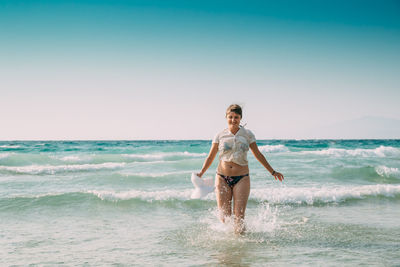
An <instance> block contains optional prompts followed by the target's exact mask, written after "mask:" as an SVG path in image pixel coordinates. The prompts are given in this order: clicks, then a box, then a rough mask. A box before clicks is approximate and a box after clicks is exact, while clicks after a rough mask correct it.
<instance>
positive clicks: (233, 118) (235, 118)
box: [226, 111, 242, 127]
mask: <svg viewBox="0 0 400 267" xmlns="http://www.w3.org/2000/svg"><path fill="white" fill-rule="evenodd" d="M241 119H242V117H241V116H240V115H239V114H237V113H235V112H232V111H231V112H229V113H227V114H226V121H227V122H228V125H229V126H230V127H232V126H233V127H239V125H240V120H241Z"/></svg>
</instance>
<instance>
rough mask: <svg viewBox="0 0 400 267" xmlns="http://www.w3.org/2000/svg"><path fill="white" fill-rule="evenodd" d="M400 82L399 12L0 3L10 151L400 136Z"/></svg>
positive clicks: (0, 65)
mask: <svg viewBox="0 0 400 267" xmlns="http://www.w3.org/2000/svg"><path fill="white" fill-rule="evenodd" d="M399 73H400V1H377V0H376V1H369V0H363V1H352V0H349V1H341V0H339V1H311V0H310V1H287V0H283V1H251V0H249V1H234V0H231V1H220V0H214V1H207V0H201V1H198V0H191V1H186V0H185V1H183V0H182V1H169V0H160V1H150V0H147V1H144V0H143V1H134V0H132V1H127V0H107V1H105V0H104V1H94V0H86V1H77V0H76V1H73V0H71V1H63V0H58V1H53V0H49V1H34V0H31V1H20V0H0V140H60V139H62V140H71V139H72V140H76V139H78V140H98V139H108V140H111V139H124V140H136V139H139V140H143V139H174V140H177V139H206V140H207V139H211V138H212V137H213V136H214V135H215V133H216V132H218V131H220V130H222V129H224V128H226V127H227V124H226V121H225V117H224V116H225V110H226V108H227V107H228V106H229V105H230V104H232V103H238V104H240V105H242V106H243V120H242V122H243V124H245V123H247V125H246V127H247V128H248V129H251V130H252V131H253V132H254V134H255V135H256V138H257V139H308V138H326V137H329V138H339V139H340V138H344V137H346V138H352V137H354V138H400V123H398V122H399V121H400V108H399V100H400V88H399V87H400V86H399V85H400V78H399V76H400V75H399ZM368 118H374V119H373V120H370V121H368ZM353 120H354V121H356V122H360V121H361V122H363V123H366V124H367V127H358V128H357V129H362V130H357V129H355V130H354V132H352V133H350V134H346V136H344V135H343V133H341V132H340V131H338V132H336V131H335V129H336V127H334V126H335V125H343V122H349V121H353ZM376 121H387V122H388V123H389V124H390V126H391V127H392V128H391V131H390V133H385V131H379V133H375V132H374V131H373V129H374V128H376V127H377V126H376V125H375V124H374V122H376ZM396 123H397V124H396ZM346 125H350V126H348V127H351V125H352V123H350V124H346ZM393 125H397V126H393ZM388 126H389V125H388ZM324 127H328V128H329V129H331V130H330V131H329V133H326V131H325V133H322V132H321V133H320V132H319V131H318V130H319V129H321V128H324ZM368 127H369V128H368ZM379 127H383V128H385V126H384V125H383V126H382V123H380V124H379ZM393 127H394V128H393Z"/></svg>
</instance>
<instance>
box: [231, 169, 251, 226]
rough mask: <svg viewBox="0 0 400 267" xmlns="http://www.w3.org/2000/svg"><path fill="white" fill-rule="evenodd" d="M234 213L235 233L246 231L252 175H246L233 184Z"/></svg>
mask: <svg viewBox="0 0 400 267" xmlns="http://www.w3.org/2000/svg"><path fill="white" fill-rule="evenodd" d="M232 191H233V213H234V214H235V233H237V234H241V233H243V232H244V230H245V228H244V214H245V212H246V206H247V200H248V199H249V194H250V177H249V176H246V177H243V178H242V179H240V181H239V182H238V183H237V184H235V185H234V186H233V190H232Z"/></svg>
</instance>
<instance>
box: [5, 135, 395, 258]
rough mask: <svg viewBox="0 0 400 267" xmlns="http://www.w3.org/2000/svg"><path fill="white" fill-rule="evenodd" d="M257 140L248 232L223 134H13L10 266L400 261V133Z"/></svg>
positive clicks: (8, 170) (8, 154)
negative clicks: (136, 137)
mask: <svg viewBox="0 0 400 267" xmlns="http://www.w3.org/2000/svg"><path fill="white" fill-rule="evenodd" d="M257 144H258V146H259V149H260V151H261V152H262V153H263V154H264V155H265V157H266V158H267V160H268V161H269V163H270V164H271V165H272V166H273V168H274V169H275V170H277V171H279V172H281V173H282V174H283V175H284V177H285V179H284V181H283V182H279V181H276V180H275V179H274V178H273V177H272V176H271V175H270V174H269V172H268V171H267V170H265V169H264V168H263V167H262V165H261V164H260V163H259V162H258V161H257V160H256V159H255V157H254V156H253V155H252V154H251V152H249V155H248V158H249V168H250V180H251V192H250V197H249V202H248V205H247V210H246V218H245V224H246V229H247V230H246V232H245V234H243V235H236V234H235V233H234V231H233V226H232V223H231V221H230V220H228V221H227V222H226V223H225V224H223V223H222V222H220V221H219V219H218V216H217V208H216V198H215V193H210V194H209V195H207V196H206V197H205V198H203V199H192V198H191V194H192V191H193V185H192V183H191V180H190V177H191V173H193V172H198V171H199V170H200V169H201V167H202V165H203V162H204V160H205V158H206V156H207V154H208V152H209V150H210V147H211V140H174V141H168V140H165V141H160V140H155V141H148V140H147V141H1V142H0V266H400V140H257ZM217 164H218V159H217V158H216V159H215V161H214V163H213V164H212V166H211V167H210V168H209V170H208V171H207V172H206V173H205V174H204V176H203V177H205V178H208V177H215V170H216V167H217Z"/></svg>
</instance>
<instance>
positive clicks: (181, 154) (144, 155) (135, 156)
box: [122, 151, 207, 159]
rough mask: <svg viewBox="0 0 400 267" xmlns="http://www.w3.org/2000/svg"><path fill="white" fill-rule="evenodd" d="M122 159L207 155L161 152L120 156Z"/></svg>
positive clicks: (203, 154)
mask: <svg viewBox="0 0 400 267" xmlns="http://www.w3.org/2000/svg"><path fill="white" fill-rule="evenodd" d="M122 156H124V157H128V158H135V159H136V158H137V159H165V158H171V157H177V156H178V157H204V156H207V153H190V152H188V151H184V152H162V153H152V154H122Z"/></svg>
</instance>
